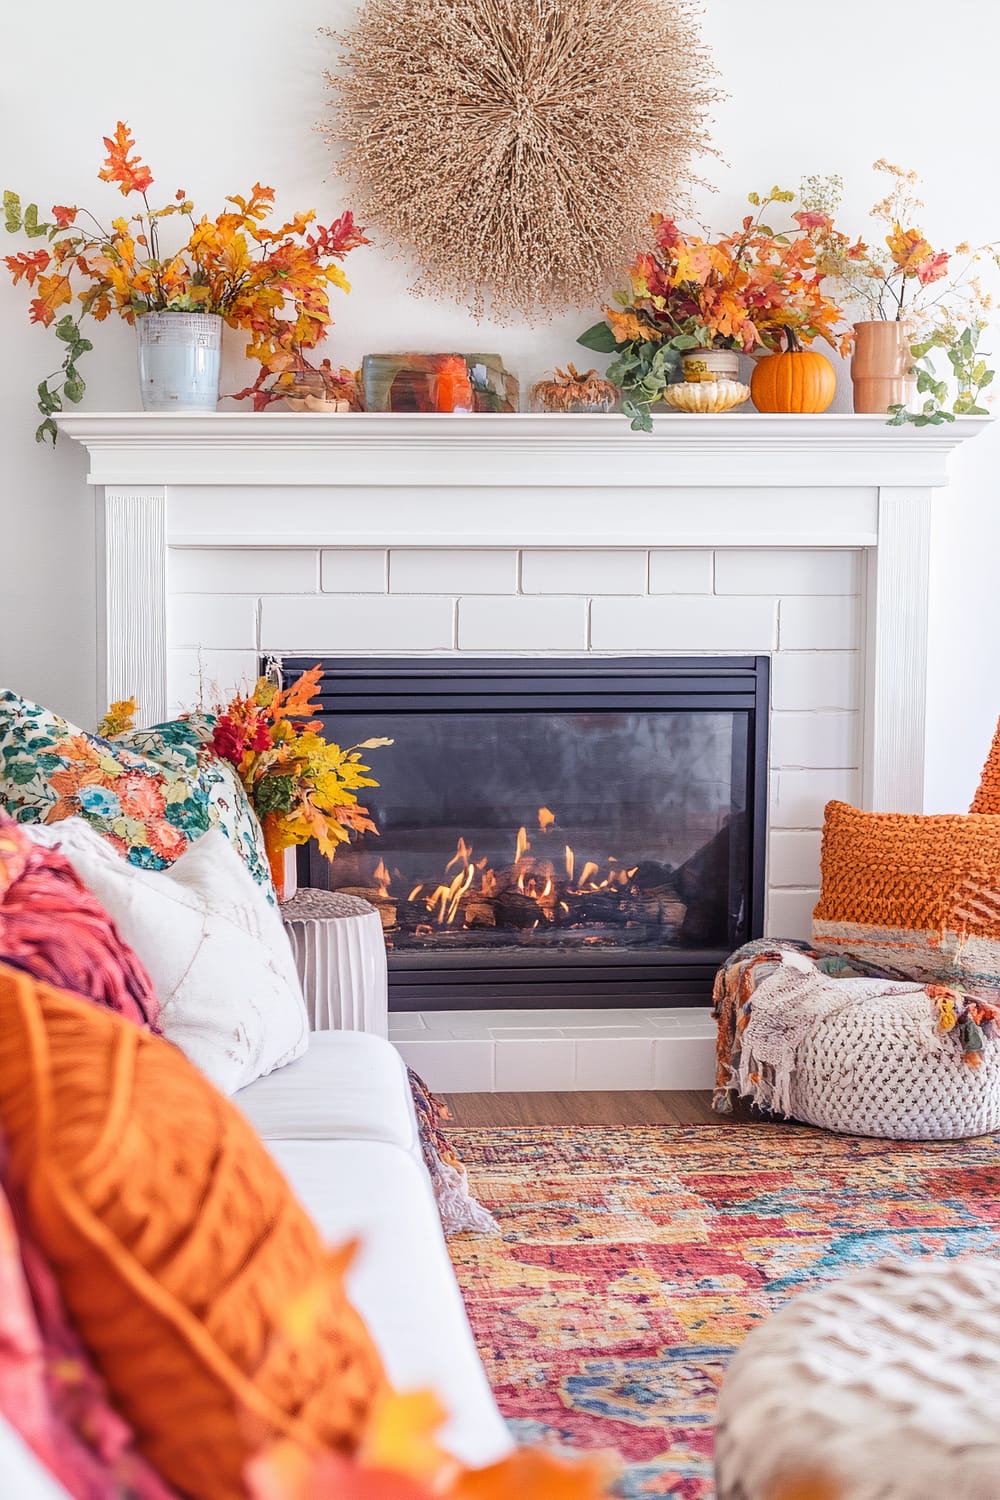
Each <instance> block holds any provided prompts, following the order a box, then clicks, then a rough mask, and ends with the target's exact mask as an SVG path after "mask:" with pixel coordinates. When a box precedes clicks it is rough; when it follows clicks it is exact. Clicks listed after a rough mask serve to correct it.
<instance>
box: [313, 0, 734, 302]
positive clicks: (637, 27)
mask: <svg viewBox="0 0 1000 1500" xmlns="http://www.w3.org/2000/svg"><path fill="white" fill-rule="evenodd" d="M329 35H332V36H334V37H335V40H337V41H338V42H339V43H340V44H341V46H342V48H343V55H342V57H341V59H340V67H339V69H338V70H337V71H335V72H330V73H327V75H326V78H327V82H328V83H329V85H330V87H331V88H332V89H333V90H334V91H335V94H336V101H335V104H334V109H335V112H336V113H335V120H334V123H333V124H332V125H329V126H327V127H326V134H327V139H328V140H329V141H330V143H331V144H332V145H336V146H337V147H339V148H340V149H341V150H342V155H341V157H340V160H339V170H341V171H342V172H343V173H344V174H345V175H347V176H349V177H350V178H352V179H353V182H354V194H355V200H354V202H355V208H356V210H357V216H358V218H359V219H360V221H361V222H362V223H363V224H365V225H374V226H377V227H378V228H380V229H381V230H382V231H383V233H386V234H388V235H389V236H390V237H391V238H392V239H393V240H395V241H396V242H397V243H398V244H399V245H400V246H402V247H405V248H406V249H408V250H409V251H410V252H411V253H412V254H413V256H414V257H415V258H416V260H417V262H418V264H419V266H420V275H419V279H418V281H417V284H416V287H415V290H417V291H420V292H426V293H430V294H433V295H436V296H440V297H446V298H452V299H458V300H460V301H463V302H465V301H467V302H468V303H469V304H470V305H471V306H472V308H473V310H474V312H475V313H476V314H477V316H482V315H483V313H484V312H486V311H487V310H488V311H489V313H490V315H491V316H494V317H498V318H501V319H503V318H509V317H511V316H512V315H516V314H518V313H520V314H524V315H526V316H528V317H534V316H537V315H538V314H539V313H540V312H541V313H544V312H548V311H551V310H552V309H554V308H560V307H578V306H581V305H583V304H586V303H591V302H593V301H594V300H595V299H597V298H598V297H599V296H600V295H602V294H603V292H604V291H605V289H606V287H607V286H608V284H609V283H613V282H614V280H615V279H616V277H618V276H620V274H621V269H622V267H623V266H625V265H628V264H629V263H630V261H631V260H632V259H633V258H634V254H635V251H636V248H637V245H638V243H639V240H640V237H641V234H642V230H643V228H644V227H645V225H646V223H647V220H648V216H649V213H650V211H651V210H652V209H656V208H658V209H662V210H666V211H677V209H678V208H683V207H684V206H685V205H684V200H685V198H686V190H687V187H688V186H689V184H690V182H691V177H690V171H691V161H692V158H693V157H694V156H695V155H697V154H699V153H701V152H704V151H706V150H707V149H709V147H708V138H707V133H706V118H707V113H708V109H709V107H710V105H711V103H712V101H713V100H714V99H715V98H716V97H718V96H717V94H716V93H715V91H714V89H713V88H712V87H711V80H712V78H713V77H714V70H713V67H712V64H711V61H710V57H709V54H708V51H707V49H706V47H705V45H704V44H703V42H702V40H701V35H700V31H699V28H698V19H697V10H696V7H695V6H694V5H692V3H691V0H365V3H364V4H363V7H362V9H361V12H360V14H359V16H358V18H357V20H356V22H355V24H354V25H353V27H351V28H350V29H349V30H348V31H346V32H344V33H341V34H337V33H333V32H331V33H329Z"/></svg>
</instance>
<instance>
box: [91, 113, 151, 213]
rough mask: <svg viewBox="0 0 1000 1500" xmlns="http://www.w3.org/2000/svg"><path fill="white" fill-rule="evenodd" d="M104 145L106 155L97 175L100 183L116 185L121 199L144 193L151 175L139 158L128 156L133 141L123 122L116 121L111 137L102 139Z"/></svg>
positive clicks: (133, 143) (149, 183)
mask: <svg viewBox="0 0 1000 1500" xmlns="http://www.w3.org/2000/svg"><path fill="white" fill-rule="evenodd" d="M104 144H105V145H106V146H107V148H108V154H107V157H106V159H105V162H104V166H103V167H102V168H101V170H100V171H99V172H98V174H97V175H98V177H99V178H100V179H101V181H102V182H114V183H117V184H118V189H119V191H120V192H121V194H122V196H123V197H126V196H127V195H128V194H129V193H144V192H145V191H146V189H147V188H148V187H149V186H150V185H151V183H152V181H153V174H152V172H151V171H150V170H149V168H148V167H147V166H146V165H145V164H144V163H143V161H142V160H141V158H140V157H139V156H129V152H130V151H131V150H132V148H133V147H134V145H135V140H134V139H133V137H132V136H131V135H130V133H129V128H128V126H127V125H126V124H125V122H124V121H123V120H119V121H118V125H117V127H116V129H115V133H114V135H113V136H109V135H106V136H105V137H104Z"/></svg>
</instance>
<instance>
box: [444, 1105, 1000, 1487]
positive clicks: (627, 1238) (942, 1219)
mask: <svg viewBox="0 0 1000 1500" xmlns="http://www.w3.org/2000/svg"><path fill="white" fill-rule="evenodd" d="M449 1134H450V1135H451V1136H452V1137H453V1140H454V1145H455V1149H456V1151H457V1153H458V1155H459V1156H460V1157H461V1158H462V1160H463V1161H464V1162H465V1164H466V1166H467V1168H468V1171H469V1177H470V1180H471V1185H472V1189H473V1191H474V1192H475V1193H476V1195H477V1196H478V1197H479V1198H480V1199H481V1201H482V1202H483V1203H484V1204H485V1205H486V1206H487V1207H488V1208H490V1209H491V1210H492V1211H493V1213H494V1214H495V1215H496V1217H497V1219H498V1221H499V1223H500V1229H501V1234H500V1236H499V1237H496V1236H494V1237H492V1238H490V1237H476V1238H472V1237H463V1238H460V1239H457V1240H452V1241H451V1246H450V1248H451V1253H452V1258H453V1261H454V1264H455V1270H456V1272H457V1275H458V1279H459V1282H460V1284H461V1287H462V1291H463V1294H464V1296H465V1300H466V1306H467V1307H468V1310H469V1316H470V1319H471V1322H472V1328H473V1332H474V1334H475V1337H476V1342H477V1344H478V1346H479V1350H480V1353H481V1354H482V1357H483V1360H484V1362H485V1365H486V1370H487V1373H488V1375H489V1377H490V1380H491V1383H492V1385H493V1389H494V1392H495V1393H496V1397H497V1400H498V1402H499V1405H500V1409H501V1411H502V1412H503V1413H504V1416H505V1417H506V1418H507V1419H508V1420H509V1422H510V1423H511V1426H512V1429H513V1431H514V1433H515V1435H516V1436H517V1437H518V1438H519V1440H520V1441H522V1442H526V1443H553V1444H560V1445H565V1446H569V1447H574V1448H602V1449H605V1450H610V1451H611V1452H612V1453H613V1454H614V1455H615V1456H616V1457H617V1459H618V1462H619V1465H620V1472H621V1478H620V1479H619V1482H618V1485H617V1488H616V1493H617V1494H618V1495H621V1496H626V1497H629V1500H641V1497H646V1496H659V1495H674V1496H678V1497H682V1500H707V1497H710V1496H711V1495H712V1494H713V1484H712V1423H713V1415H714V1410H715V1399H716V1392H717V1391H718V1388H719V1385H720V1384H721V1381H722V1377H723V1374H724V1372H725V1368H726V1364H727V1362H728V1360H729V1359H730V1357H731V1356H732V1354H733V1353H734V1352H735V1350H736V1349H737V1348H738V1347H739V1345H740V1344H741V1343H742V1341H743V1339H744V1338H745V1336H746V1334H747V1333H748V1332H749V1331H750V1329H751V1328H753V1326H754V1325H755V1324H756V1323H758V1322H759V1321H760V1320H761V1319H762V1318H764V1317H766V1316H767V1314H768V1313H769V1312H770V1311H772V1309H774V1308H776V1307H779V1306H780V1305H781V1304H782V1303H783V1302H785V1301H786V1300H787V1299H788V1298H789V1297H792V1296H794V1295H795V1294H796V1293H797V1292H801V1291H806V1290H808V1289H809V1288H810V1287H815V1286H817V1285H819V1284H820V1283H822V1282H825V1281H830V1280H833V1279H835V1278H838V1277H842V1276H845V1275H847V1274H848V1273H849V1272H850V1271H852V1270H854V1269H855V1268H856V1267H859V1266H865V1265H869V1264H870V1263H871V1262H872V1261H877V1260H880V1259H882V1258H884V1257H887V1256H900V1255H907V1256H958V1255H972V1254H975V1255H996V1254H997V1253H1000V1141H998V1140H997V1139H995V1138H992V1137H990V1138H985V1139H981V1140H978V1141H973V1142H964V1141H954V1142H933V1143H912V1142H906V1143H904V1142H899V1143H896V1142H887V1141H876V1140H869V1139H859V1138H856V1137H851V1136H834V1135H827V1134H825V1133H823V1132H821V1131H814V1130H809V1129H805V1128H802V1127H797V1126H782V1125H769V1124H768V1125H765V1124H752V1125H736V1124H733V1125H690V1126H672V1125H649V1126H622V1127H611V1128H593V1127H568V1128H558V1129H557V1128H550V1127H533V1128H530V1129H528V1128H518V1129H464V1128H463V1129H458V1128H455V1129H453V1130H450V1131H449Z"/></svg>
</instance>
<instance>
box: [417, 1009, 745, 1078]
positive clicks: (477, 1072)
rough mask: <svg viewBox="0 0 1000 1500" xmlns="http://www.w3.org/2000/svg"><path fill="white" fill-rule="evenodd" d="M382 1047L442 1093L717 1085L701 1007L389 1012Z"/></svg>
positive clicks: (711, 1038) (711, 1030)
mask: <svg viewBox="0 0 1000 1500" xmlns="http://www.w3.org/2000/svg"><path fill="white" fill-rule="evenodd" d="M389 1040H390V1041H391V1042H393V1043H394V1045H395V1046H396V1048H397V1050H398V1051H399V1053H400V1054H401V1056H402V1058H403V1060H404V1062H406V1063H407V1064H408V1065H409V1066H410V1067H411V1068H414V1069H415V1070H416V1071H417V1072H418V1073H419V1074H420V1076H421V1077H422V1078H423V1079H424V1080H425V1082H426V1083H427V1084H428V1085H429V1087H430V1088H432V1089H439V1090H442V1091H444V1092H447V1093H478V1092H490V1091H494V1090H495V1091H496V1092H499V1093H503V1092H510V1093H520V1092H528V1091H531V1092H535V1091H538V1090H542V1091H550V1092H551V1091H559V1090H567V1089H707V1088H711V1087H712V1084H713V1082H714V1079H715V1023H714V1022H713V1021H712V1018H711V1015H710V1013H709V1011H708V1009H707V1008H705V1007H702V1006H697V1007H691V1008H682V1007H672V1008H665V1009H662V1010H654V1009H647V1008H638V1009H634V1010H632V1009H629V1010H481V1011H476V1012H474V1013H470V1012H469V1011H455V1010H438V1011H410V1012H394V1013H393V1014H391V1015H390V1017H389ZM459 1059H461V1060H462V1062H461V1065H459V1062H458V1060H459ZM467 1064H468V1070H466V1065H467ZM487 1074H488V1076H489V1080H490V1081H489V1082H483V1079H484V1077H486V1076H487Z"/></svg>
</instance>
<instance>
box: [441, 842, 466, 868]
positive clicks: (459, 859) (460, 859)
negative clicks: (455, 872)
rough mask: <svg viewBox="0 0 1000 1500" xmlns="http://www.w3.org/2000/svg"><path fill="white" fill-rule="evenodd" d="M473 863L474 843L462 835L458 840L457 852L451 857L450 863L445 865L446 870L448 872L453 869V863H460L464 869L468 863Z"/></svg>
mask: <svg viewBox="0 0 1000 1500" xmlns="http://www.w3.org/2000/svg"><path fill="white" fill-rule="evenodd" d="M471 863H472V845H471V844H467V843H466V842H465V840H464V839H463V838H461V837H460V838H459V840H458V846H457V848H456V850H455V853H454V854H453V855H452V857H451V859H449V861H448V863H447V864H446V865H445V867H444V868H445V872H446V873H447V871H448V870H450V869H451V867H452V865H458V864H460V865H461V866H462V868H463V870H464V869H465V867H466V866H467V865H469V864H471Z"/></svg>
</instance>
